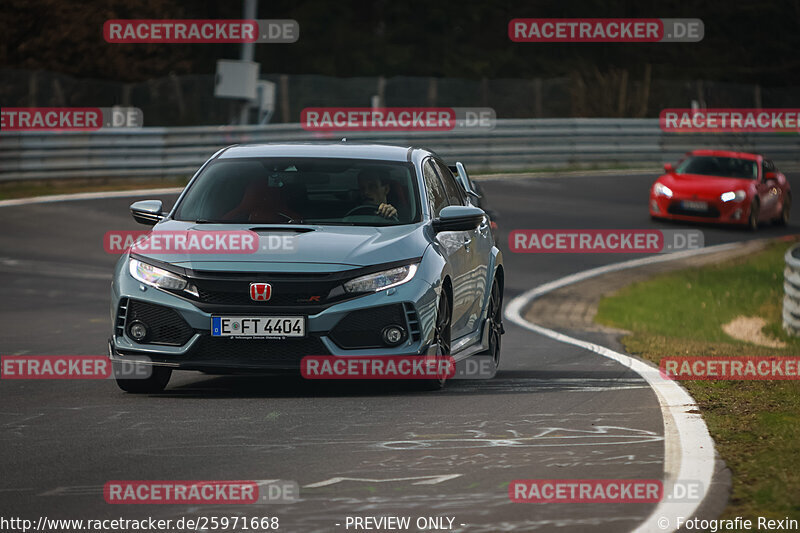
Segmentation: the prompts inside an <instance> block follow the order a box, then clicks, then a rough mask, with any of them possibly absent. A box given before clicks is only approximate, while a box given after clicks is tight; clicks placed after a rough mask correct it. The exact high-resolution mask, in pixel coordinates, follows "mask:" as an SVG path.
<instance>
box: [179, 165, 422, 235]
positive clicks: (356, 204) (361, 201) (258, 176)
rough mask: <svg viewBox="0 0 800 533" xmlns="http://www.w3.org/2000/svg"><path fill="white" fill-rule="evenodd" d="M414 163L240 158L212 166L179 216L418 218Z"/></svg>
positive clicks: (389, 221) (291, 220) (299, 220)
mask: <svg viewBox="0 0 800 533" xmlns="http://www.w3.org/2000/svg"><path fill="white" fill-rule="evenodd" d="M414 176H415V174H414V168H413V166H412V165H411V164H410V163H398V162H387V161H370V160H364V159H333V158H325V159H323V158H237V159H218V160H215V161H213V162H212V163H210V164H209V165H208V166H207V167H206V168H205V169H203V172H202V173H201V174H200V175H199V176H198V178H197V179H196V180H195V181H194V182H193V183H192V185H191V187H190V188H189V190H188V191H187V193H186V195H185V196H184V198H183V199H182V200H181V202H180V204H179V205H178V208H177V210H176V212H175V219H176V220H186V221H198V222H213V223H230V224H338V225H355V226H391V225H398V224H409V223H412V222H418V221H419V219H420V209H419V201H418V197H419V195H418V193H417V186H416V179H415V178H414Z"/></svg>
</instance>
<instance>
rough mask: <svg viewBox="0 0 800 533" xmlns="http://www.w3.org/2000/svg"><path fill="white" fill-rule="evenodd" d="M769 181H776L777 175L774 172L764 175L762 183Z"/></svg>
mask: <svg viewBox="0 0 800 533" xmlns="http://www.w3.org/2000/svg"><path fill="white" fill-rule="evenodd" d="M770 180H772V181H778V174H776V173H775V172H767V173H766V174H764V181H765V182H767V181H770Z"/></svg>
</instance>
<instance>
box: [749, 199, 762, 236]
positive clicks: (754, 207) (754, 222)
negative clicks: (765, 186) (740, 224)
mask: <svg viewBox="0 0 800 533" xmlns="http://www.w3.org/2000/svg"><path fill="white" fill-rule="evenodd" d="M760 212H761V207H760V206H759V205H758V200H756V199H753V202H752V203H751V204H750V216H749V217H748V218H747V227H748V228H749V229H750V230H751V231H756V230H757V229H758V215H759V213H760Z"/></svg>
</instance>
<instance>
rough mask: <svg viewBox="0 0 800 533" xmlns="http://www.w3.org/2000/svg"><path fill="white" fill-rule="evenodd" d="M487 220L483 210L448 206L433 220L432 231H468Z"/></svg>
mask: <svg viewBox="0 0 800 533" xmlns="http://www.w3.org/2000/svg"><path fill="white" fill-rule="evenodd" d="M486 218H487V216H486V212H485V211H484V210H483V209H480V208H478V207H474V206H471V205H450V206H447V207H445V208H444V209H442V210H441V211H440V212H439V216H438V217H437V218H435V219H433V229H434V231H435V232H436V233H439V232H440V231H470V230H473V229H475V228H477V227H478V226H479V225H480V224H481V223H482V222H483V221H484V220H485V219H486Z"/></svg>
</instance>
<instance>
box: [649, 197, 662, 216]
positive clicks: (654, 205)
mask: <svg viewBox="0 0 800 533" xmlns="http://www.w3.org/2000/svg"><path fill="white" fill-rule="evenodd" d="M650 209H652V210H653V212H654V213H660V212H661V210H660V209H659V208H658V202H656V201H655V200H651V201H650Z"/></svg>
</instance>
